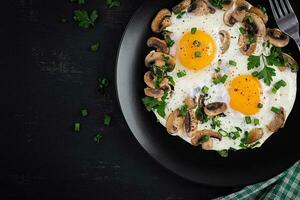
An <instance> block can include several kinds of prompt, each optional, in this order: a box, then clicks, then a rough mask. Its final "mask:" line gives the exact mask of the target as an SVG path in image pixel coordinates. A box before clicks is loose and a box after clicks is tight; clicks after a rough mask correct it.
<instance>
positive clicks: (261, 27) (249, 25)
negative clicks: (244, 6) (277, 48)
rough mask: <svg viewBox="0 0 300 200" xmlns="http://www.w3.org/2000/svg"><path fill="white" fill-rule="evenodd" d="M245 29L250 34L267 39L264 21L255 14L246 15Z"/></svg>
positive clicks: (244, 20)
mask: <svg viewBox="0 0 300 200" xmlns="http://www.w3.org/2000/svg"><path fill="white" fill-rule="evenodd" d="M243 23H244V25H245V29H246V31H247V32H248V33H252V34H254V35H256V36H258V37H265V36H266V33H267V29H266V25H265V23H264V21H263V20H262V19H261V18H260V17H259V16H257V15H256V14H254V13H246V16H245V18H244V19H243Z"/></svg>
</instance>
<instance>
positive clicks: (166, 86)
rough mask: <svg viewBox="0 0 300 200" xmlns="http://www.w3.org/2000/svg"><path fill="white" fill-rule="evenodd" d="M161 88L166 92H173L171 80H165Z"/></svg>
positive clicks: (160, 85) (161, 83)
mask: <svg viewBox="0 0 300 200" xmlns="http://www.w3.org/2000/svg"><path fill="white" fill-rule="evenodd" d="M159 88H160V89H162V90H163V91H165V92H168V91H171V86H170V84H169V79H167V78H163V79H162V81H161V82H160V84H159Z"/></svg>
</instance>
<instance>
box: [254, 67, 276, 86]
mask: <svg viewBox="0 0 300 200" xmlns="http://www.w3.org/2000/svg"><path fill="white" fill-rule="evenodd" d="M273 76H276V73H275V69H273V68H272V67H268V66H265V67H264V68H263V69H262V70H261V71H260V72H258V74H257V77H258V78H259V79H263V80H264V82H265V84H267V85H268V86H270V85H271V83H272V81H273Z"/></svg>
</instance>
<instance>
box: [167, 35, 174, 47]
mask: <svg viewBox="0 0 300 200" xmlns="http://www.w3.org/2000/svg"><path fill="white" fill-rule="evenodd" d="M165 41H166V43H167V45H168V47H172V46H173V45H174V44H175V41H174V40H172V39H171V38H170V37H169V36H166V38H165Z"/></svg>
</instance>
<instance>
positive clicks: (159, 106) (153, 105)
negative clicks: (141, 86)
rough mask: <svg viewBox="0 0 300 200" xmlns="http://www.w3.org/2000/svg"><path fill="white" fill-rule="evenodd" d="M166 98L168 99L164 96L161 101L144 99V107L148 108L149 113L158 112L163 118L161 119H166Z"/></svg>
mask: <svg viewBox="0 0 300 200" xmlns="http://www.w3.org/2000/svg"><path fill="white" fill-rule="evenodd" d="M166 98H167V95H164V96H163V97H162V100H161V101H159V100H157V99H155V98H153V97H145V98H143V99H142V101H143V103H144V105H145V106H146V108H147V110H148V111H151V110H153V111H155V110H156V111H157V113H158V114H159V115H160V116H161V117H163V118H164V117H165V116H166V113H165V109H166V106H167V102H166Z"/></svg>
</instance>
